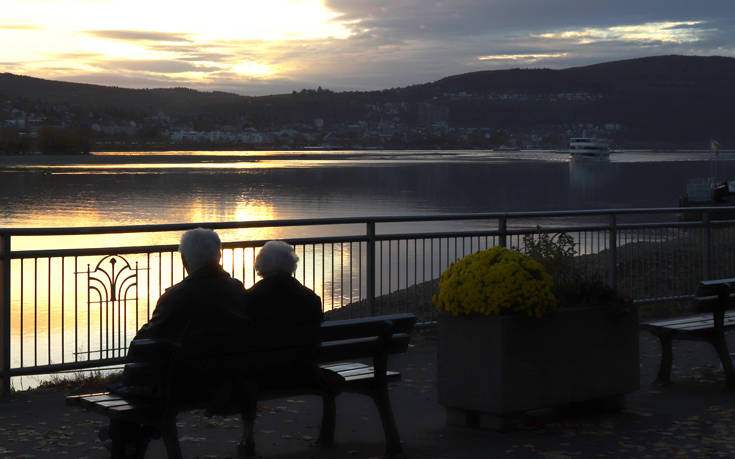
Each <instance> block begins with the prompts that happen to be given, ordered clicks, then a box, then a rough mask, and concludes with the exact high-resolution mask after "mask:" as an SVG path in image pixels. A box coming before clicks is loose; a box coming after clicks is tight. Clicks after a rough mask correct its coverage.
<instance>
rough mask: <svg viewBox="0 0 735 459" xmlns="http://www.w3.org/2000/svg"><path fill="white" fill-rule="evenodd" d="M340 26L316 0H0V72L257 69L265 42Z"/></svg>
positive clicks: (345, 33)
mask: <svg viewBox="0 0 735 459" xmlns="http://www.w3.org/2000/svg"><path fill="white" fill-rule="evenodd" d="M350 34H351V31H350V28H349V24H345V23H341V22H339V21H338V19H337V14H336V13H333V12H331V11H329V10H328V9H327V8H326V7H325V5H324V2H323V0H267V1H266V0H210V1H208V2H207V3H206V5H202V4H201V3H199V2H193V1H187V0H183V1H182V0H179V1H173V0H161V1H155V2H151V1H148V0H109V1H104V2H100V1H89V0H69V1H64V2H51V1H48V0H4V1H3V18H2V19H0V40H2V41H3V42H4V43H13V44H14V46H6V47H3V48H2V49H1V50H0V71H9V72H14V73H24V74H33V73H41V72H42V73H43V74H44V76H63V75H65V74H66V75H74V74H79V73H94V72H115V73H116V74H118V75H122V76H124V75H131V76H132V75H134V74H135V75H146V74H147V75H153V76H156V75H158V76H166V77H168V78H172V77H176V78H185V79H187V80H189V81H192V80H193V81H209V80H212V79H214V78H218V77H221V76H222V75H227V77H228V78H232V76H236V75H241V76H251V77H259V78H267V77H272V76H276V75H278V74H279V72H281V71H283V70H286V69H287V68H286V67H285V66H283V65H276V64H275V62H276V61H277V60H278V57H277V54H274V51H273V50H276V49H279V48H280V49H284V48H287V47H288V43H289V42H292V41H294V40H322V39H342V38H346V37H349V36H350ZM146 64H150V66H149V67H146Z"/></svg>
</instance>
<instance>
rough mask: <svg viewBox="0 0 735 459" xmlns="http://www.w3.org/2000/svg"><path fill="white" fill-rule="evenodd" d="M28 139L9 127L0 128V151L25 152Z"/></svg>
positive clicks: (28, 143) (28, 147)
mask: <svg viewBox="0 0 735 459" xmlns="http://www.w3.org/2000/svg"><path fill="white" fill-rule="evenodd" d="M29 149H30V140H29V139H28V137H26V136H22V135H20V133H19V132H18V131H16V130H15V129H12V128H9V127H3V128H0V153H27V152H28V150H29Z"/></svg>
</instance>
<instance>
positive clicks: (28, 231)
mask: <svg viewBox="0 0 735 459" xmlns="http://www.w3.org/2000/svg"><path fill="white" fill-rule="evenodd" d="M733 211H735V206H718V207H711V206H710V207H650V208H613V209H587V210H551V211H524V212H475V213H455V214H425V215H383V216H369V217H330V218H297V219H286V220H245V221H236V222H199V223H160V224H150V225H115V226H79V227H76V226H72V227H50V228H33V227H22V228H15V227H5V228H0V234H9V235H11V236H66V235H86V234H115V233H143V232H148V233H155V232H169V231H186V230H189V229H192V228H198V227H204V228H211V229H213V230H216V229H245V228H276V227H282V226H318V225H335V224H344V225H349V224H365V223H399V222H421V221H427V222H428V221H451V220H484V219H495V218H523V217H579V216H602V215H611V214H614V215H634V214H666V213H672V214H673V213H693V212H714V213H722V212H733Z"/></svg>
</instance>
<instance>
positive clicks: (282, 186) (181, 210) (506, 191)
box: [0, 151, 735, 227]
mask: <svg viewBox="0 0 735 459" xmlns="http://www.w3.org/2000/svg"><path fill="white" fill-rule="evenodd" d="M19 158H20V159H19ZM715 172H716V175H718V176H720V177H723V178H725V177H728V176H729V177H735V155H734V154H732V153H727V154H722V155H721V156H720V158H719V160H718V161H716V162H713V161H710V155H709V154H707V153H652V152H631V153H617V154H613V155H612V158H611V160H610V161H609V162H570V161H569V160H568V159H567V156H566V155H565V154H560V153H553V152H503V153H497V152H484V151H444V152H443V151H438V152H437V151H427V152H420V151H417V152H412V151H409V152H405V151H401V152H389V151H381V152H367V153H366V152H311V153H310V152H239V153H237V152H224V153H223V152H216V153H205V152H177V153H176V154H175V155H172V154H170V153H169V154H154V155H149V156H142V155H140V154H114V155H111V154H98V155H92V156H88V157H63V158H55V157H51V158H47V157H40V156H39V157H30V158H29V157H26V158H23V157H2V156H0V227H39V226H41V227H48V226H90V225H124V224H140V223H174V222H176V223H178V222H209V221H234V220H263V219H284V218H318V217H348V216H374V215H408V214H432V213H456V212H494V211H536V210H538V211H542V210H566V209H601V208H621V207H673V206H677V205H678V200H679V197H680V196H681V195H682V194H683V193H684V192H685V190H686V183H687V181H688V180H690V179H692V178H697V177H706V176H709V175H713V173H715Z"/></svg>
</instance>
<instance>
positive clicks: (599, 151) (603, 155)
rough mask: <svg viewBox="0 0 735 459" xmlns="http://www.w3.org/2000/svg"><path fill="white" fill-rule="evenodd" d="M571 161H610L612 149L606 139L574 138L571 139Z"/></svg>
mask: <svg viewBox="0 0 735 459" xmlns="http://www.w3.org/2000/svg"><path fill="white" fill-rule="evenodd" d="M568 151H569V159H597V160H604V159H610V147H609V146H608V144H607V142H606V141H605V140H604V139H598V138H595V137H572V138H571V139H569V150H568Z"/></svg>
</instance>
